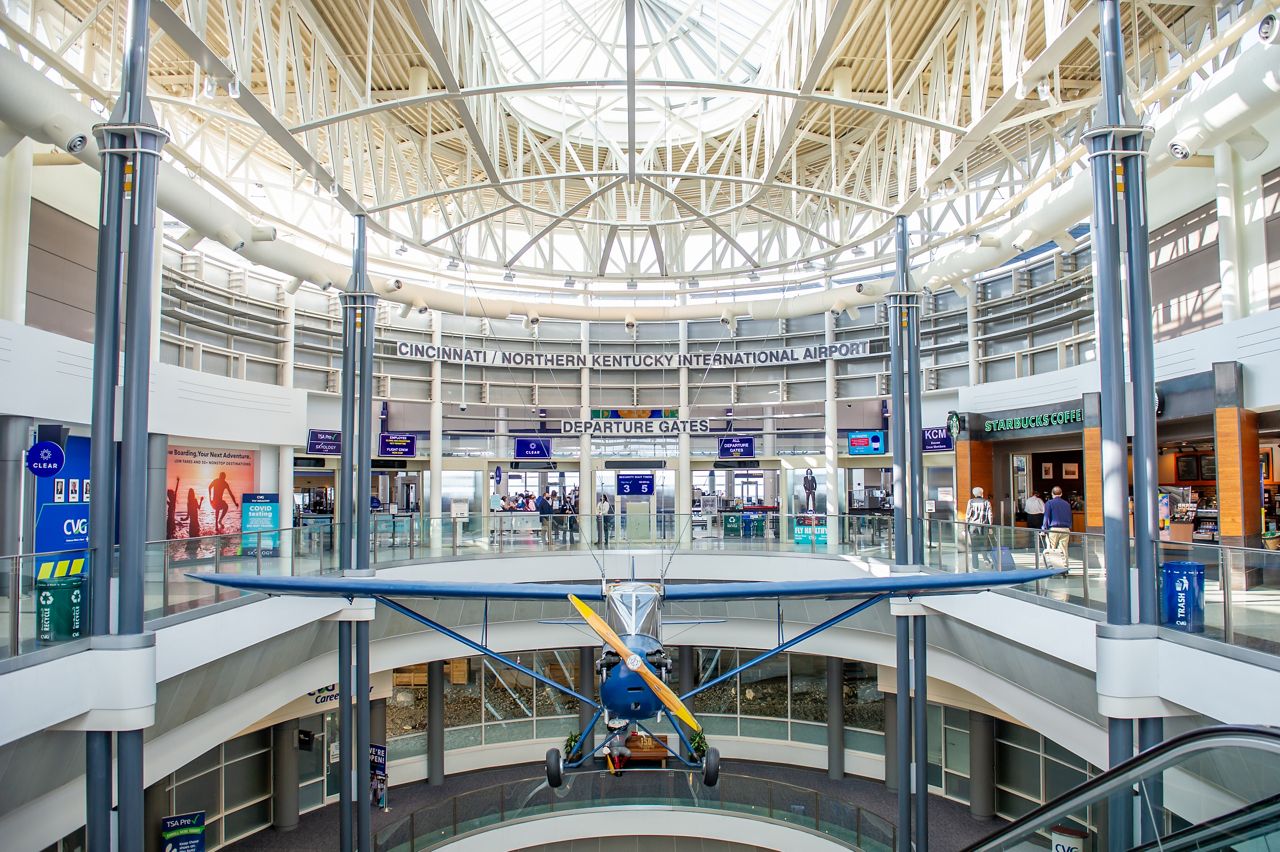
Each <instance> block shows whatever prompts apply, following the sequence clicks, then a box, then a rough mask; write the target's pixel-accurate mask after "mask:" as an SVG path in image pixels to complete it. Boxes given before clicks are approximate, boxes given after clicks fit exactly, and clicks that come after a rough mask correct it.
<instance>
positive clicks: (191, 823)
mask: <svg viewBox="0 0 1280 852" xmlns="http://www.w3.org/2000/svg"><path fill="white" fill-rule="evenodd" d="M160 840H161V841H162V842H163V844H164V846H163V849H164V852H204V848H205V847H204V811H193V812H192V813H189V814H177V815H176V816H167V817H162V818H161V820H160Z"/></svg>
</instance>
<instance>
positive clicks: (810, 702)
mask: <svg viewBox="0 0 1280 852" xmlns="http://www.w3.org/2000/svg"><path fill="white" fill-rule="evenodd" d="M789 659H790V662H791V718H792V719H795V720H797V721H802V722H826V721H827V658H826V657H813V656H810V655H808V654H791V655H789Z"/></svg>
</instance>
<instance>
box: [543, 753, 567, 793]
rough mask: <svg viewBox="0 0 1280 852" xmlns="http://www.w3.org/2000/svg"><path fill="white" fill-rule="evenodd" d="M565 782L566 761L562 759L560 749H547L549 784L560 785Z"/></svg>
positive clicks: (551, 785)
mask: <svg viewBox="0 0 1280 852" xmlns="http://www.w3.org/2000/svg"><path fill="white" fill-rule="evenodd" d="M562 783H564V762H563V761H562V760H561V759H560V749H558V748H552V749H547V786H548V787H559V786H560V785H561V784H562Z"/></svg>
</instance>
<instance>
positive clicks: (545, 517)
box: [533, 491, 555, 544]
mask: <svg viewBox="0 0 1280 852" xmlns="http://www.w3.org/2000/svg"><path fill="white" fill-rule="evenodd" d="M533 507H534V508H535V509H537V511H538V520H539V521H540V522H541V524H542V540H543V541H545V542H546V543H547V544H551V516H552V514H554V512H555V509H553V508H552V506H551V492H550V491H544V492H543V493H542V495H541V496H539V497H538V499H537V500H534V501H533Z"/></svg>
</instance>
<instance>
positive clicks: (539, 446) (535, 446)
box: [515, 438, 551, 459]
mask: <svg viewBox="0 0 1280 852" xmlns="http://www.w3.org/2000/svg"><path fill="white" fill-rule="evenodd" d="M515 458H518V459H549V458H551V439H550V438H516V454H515Z"/></svg>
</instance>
